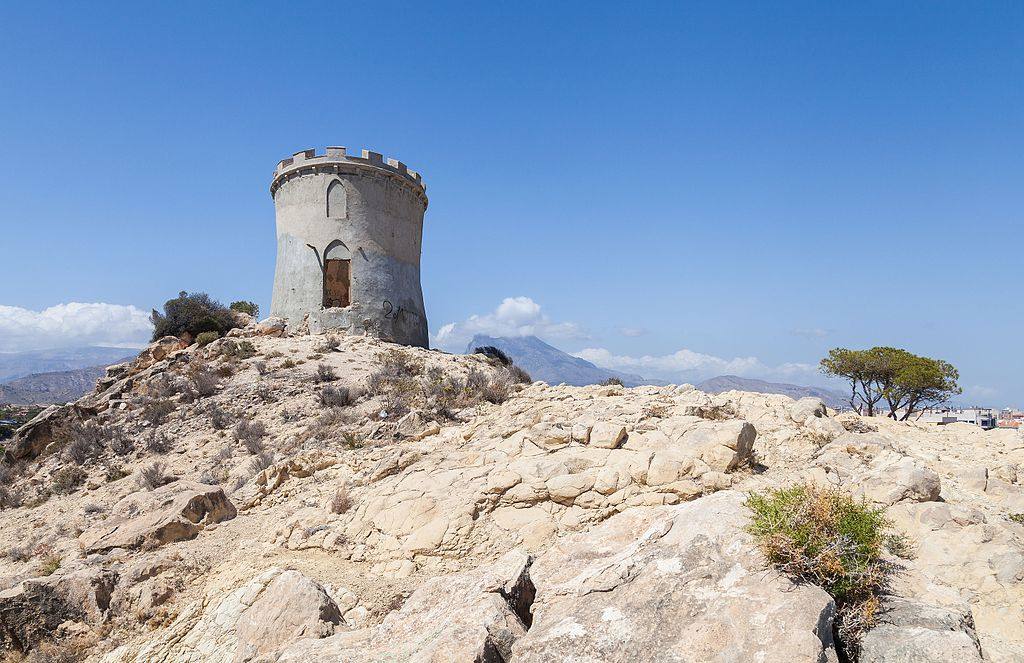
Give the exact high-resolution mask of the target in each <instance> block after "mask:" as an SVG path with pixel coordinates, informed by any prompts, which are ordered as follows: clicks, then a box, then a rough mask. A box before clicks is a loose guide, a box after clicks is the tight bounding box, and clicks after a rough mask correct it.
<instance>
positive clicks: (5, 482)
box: [0, 460, 25, 509]
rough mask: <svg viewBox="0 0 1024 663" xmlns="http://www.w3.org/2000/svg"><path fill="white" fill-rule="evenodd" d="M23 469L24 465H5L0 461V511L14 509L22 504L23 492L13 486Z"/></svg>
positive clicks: (23, 499)
mask: <svg viewBox="0 0 1024 663" xmlns="http://www.w3.org/2000/svg"><path fill="white" fill-rule="evenodd" d="M24 467H25V466H24V463H19V464H18V465H7V464H5V463H4V462H3V460H0V509H16V508H17V507H19V506H21V505H22V504H23V503H24V501H25V495H24V492H23V491H22V489H21V488H20V487H19V486H17V485H16V484H15V481H17V479H18V477H19V476H21V475H22V474H23V473H24Z"/></svg>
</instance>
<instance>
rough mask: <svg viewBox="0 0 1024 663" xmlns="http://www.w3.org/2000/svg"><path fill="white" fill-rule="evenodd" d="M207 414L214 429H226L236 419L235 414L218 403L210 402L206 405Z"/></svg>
mask: <svg viewBox="0 0 1024 663" xmlns="http://www.w3.org/2000/svg"><path fill="white" fill-rule="evenodd" d="M206 416H208V417H209V418H210V425H211V426H213V429H214V430H224V429H226V428H230V427H231V423H232V422H233V421H234V420H235V418H234V416H233V415H232V414H231V413H230V412H228V411H227V410H225V409H224V408H222V407H221V406H220V405H218V404H217V403H210V404H209V405H207V406H206Z"/></svg>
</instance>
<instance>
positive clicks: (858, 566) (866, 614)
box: [746, 485, 909, 660]
mask: <svg viewBox="0 0 1024 663" xmlns="http://www.w3.org/2000/svg"><path fill="white" fill-rule="evenodd" d="M746 506H747V508H749V509H750V510H751V512H752V516H751V522H750V525H749V526H748V527H747V531H748V532H750V533H751V534H752V535H754V537H755V538H756V539H757V542H758V545H759V547H760V548H761V552H763V553H764V556H765V557H766V558H767V559H768V561H769V563H771V564H772V565H773V566H774V567H775V568H777V569H779V570H781V571H782V572H784V573H786V574H787V575H789V576H792V577H793V578H795V579H797V580H799V581H804V582H810V583H813V584H815V585H818V586H819V587H821V588H822V589H824V590H825V591H826V592H828V593H829V594H830V595H831V596H832V598H833V599H834V600H835V602H836V619H835V631H836V641H837V642H838V643H839V644H840V646H841V647H842V648H843V650H844V651H845V653H846V655H847V656H848V657H849V658H850V659H851V660H856V656H857V652H858V643H859V641H860V637H861V636H862V635H863V633H864V632H865V631H867V630H868V629H870V628H871V627H872V626H874V625H875V623H876V622H877V610H878V607H879V596H880V595H881V594H882V593H883V592H884V591H886V590H887V589H888V588H889V586H890V584H891V581H892V577H893V575H894V574H895V573H896V572H897V571H898V570H899V567H898V566H897V565H896V564H895V563H893V562H892V561H890V560H889V559H888V558H887V557H886V553H887V552H888V553H893V554H896V555H899V556H907V554H908V551H909V546H908V543H907V539H906V538H905V537H903V536H902V535H900V534H898V533H896V532H895V531H894V530H893V529H892V523H891V522H890V521H889V520H888V519H887V518H886V517H885V512H884V510H883V509H879V508H876V507H873V506H870V505H868V504H867V503H866V502H864V501H860V500H855V499H854V498H853V497H851V496H849V495H847V494H845V493H843V492H841V491H839V490H835V489H826V488H819V487H816V486H813V485H806V486H802V485H801V486H793V487H789V488H780V489H776V490H770V491H767V492H766V493H751V494H750V495H749V496H748V498H747V502H746Z"/></svg>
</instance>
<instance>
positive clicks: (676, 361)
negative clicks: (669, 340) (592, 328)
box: [573, 348, 823, 384]
mask: <svg viewBox="0 0 1024 663" xmlns="http://www.w3.org/2000/svg"><path fill="white" fill-rule="evenodd" d="M573 354H575V355H576V356H577V357H581V358H583V359H586V360H587V361H589V362H593V363H594V364H597V365H598V366H601V367H603V368H611V369H614V370H619V371H625V372H627V373H638V374H640V375H643V376H644V377H650V378H660V379H663V380H669V381H671V382H696V381H700V380H704V379H706V378H710V377H714V376H716V375H739V376H743V377H756V378H761V379H765V380H784V381H799V382H801V383H804V384H807V383H818V384H821V383H822V382H823V379H822V376H821V375H820V374H819V373H818V371H817V367H816V366H814V365H812V364H802V363H795V362H794V363H785V364H780V365H778V366H768V365H766V364H765V363H764V362H762V361H761V360H760V359H758V358H757V357H733V358H732V359H725V358H723V357H716V356H714V355H709V354H704V353H702V352H695V351H693V350H688V349H686V348H684V349H682V350H677V351H676V352H673V353H671V354H667V355H643V356H640V357H633V356H629V355H615V354H612V353H611V352H609V351H608V350H606V349H605V348H586V349H583V350H580V351H579V352H576V353H573Z"/></svg>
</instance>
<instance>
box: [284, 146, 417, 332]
mask: <svg viewBox="0 0 1024 663" xmlns="http://www.w3.org/2000/svg"><path fill="white" fill-rule="evenodd" d="M270 195H271V196H272V197H273V198H274V208H275V210H276V214H277V270H276V272H275V274H274V295H273V299H272V300H271V304H270V314H271V315H276V316H280V317H282V318H286V319H287V320H288V322H289V324H290V325H292V324H299V323H301V322H302V321H303V319H306V320H307V321H308V324H309V329H310V331H311V332H313V333H319V332H323V331H337V332H340V333H348V334H369V335H372V336H376V337H378V338H381V339H384V340H386V341H391V342H394V343H402V344H405V345H418V346H421V347H426V346H427V318H426V314H425V313H424V310H423V291H422V289H421V288H420V245H421V243H422V239H423V213H424V211H426V209H427V195H426V187H424V185H423V181H422V178H421V177H420V175H419V173H417V172H415V171H412V170H409V169H408V168H406V167H405V164H403V163H402V162H400V161H395V160H394V159H387V160H386V161H385V160H384V158H383V157H381V155H380V154H378V153H377V152H369V151H367V150H363V151H362V155H361V156H354V155H348V154H346V153H345V148H344V147H328V148H327V151H326V153H325V154H323V155H321V156H317V155H316V154H315V152H314V150H305V151H303V152H297V153H295V155H294V156H292V157H291V158H290V159H284V160H283V161H281V162H280V163H279V164H278V165H277V169H276V170H275V171H274V180H273V182H271V184H270Z"/></svg>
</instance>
